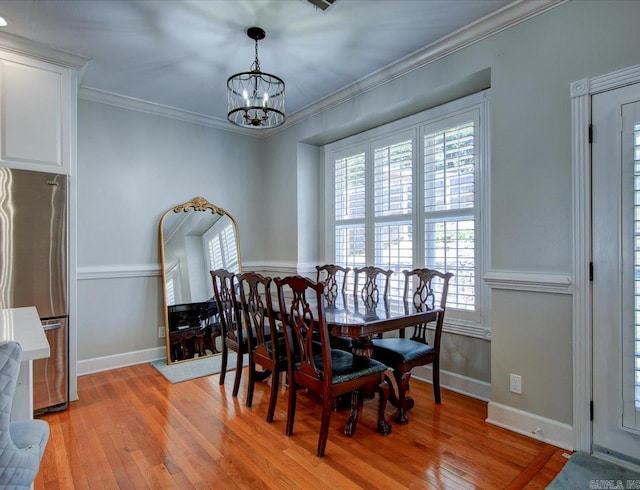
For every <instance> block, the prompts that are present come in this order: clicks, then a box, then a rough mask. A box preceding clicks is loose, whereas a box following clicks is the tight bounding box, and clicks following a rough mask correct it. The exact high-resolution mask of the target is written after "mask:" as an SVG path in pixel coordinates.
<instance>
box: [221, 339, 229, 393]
mask: <svg viewBox="0 0 640 490" xmlns="http://www.w3.org/2000/svg"><path fill="white" fill-rule="evenodd" d="M228 358H229V348H228V347H227V343H226V342H225V341H224V340H223V341H222V361H221V363H220V384H221V385H223V384H224V377H225V376H226V375H227V359H228Z"/></svg>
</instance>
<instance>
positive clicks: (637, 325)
mask: <svg viewBox="0 0 640 490" xmlns="http://www.w3.org/2000/svg"><path fill="white" fill-rule="evenodd" d="M592 123H593V145H592V182H593V189H592V214H593V216H592V219H593V221H592V223H593V235H592V237H593V244H592V246H593V268H594V276H593V452H594V453H601V454H605V455H608V456H611V457H614V458H619V459H623V460H626V461H629V462H631V463H635V464H640V86H639V85H631V86H628V87H624V88H620V89H617V90H612V91H609V92H605V93H602V94H598V95H595V96H593V98H592Z"/></svg>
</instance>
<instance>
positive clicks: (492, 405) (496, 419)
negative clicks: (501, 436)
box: [486, 402, 573, 451]
mask: <svg viewBox="0 0 640 490" xmlns="http://www.w3.org/2000/svg"><path fill="white" fill-rule="evenodd" d="M486 421H487V422H488V423H490V424H493V425H497V426H498V427H502V428H504V429H508V430H510V431H513V432H517V433H518V434H522V435H525V436H529V437H531V438H532V439H538V440H539V441H543V442H546V443H547V444H552V445H554V446H558V447H561V448H563V449H567V450H569V451H573V427H572V426H570V425H568V424H563V423H561V422H557V421H555V420H551V419H547V418H545V417H540V416H539V415H535V414H532V413H528V412H524V411H523V410H519V409H517V408H513V407H509V406H507V405H502V404H501V403H496V402H489V407H488V413H487V419H486Z"/></svg>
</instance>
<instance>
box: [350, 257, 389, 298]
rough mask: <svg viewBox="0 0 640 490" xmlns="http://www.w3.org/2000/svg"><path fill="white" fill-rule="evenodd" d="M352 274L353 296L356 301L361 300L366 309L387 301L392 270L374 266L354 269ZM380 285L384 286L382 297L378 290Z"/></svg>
mask: <svg viewBox="0 0 640 490" xmlns="http://www.w3.org/2000/svg"><path fill="white" fill-rule="evenodd" d="M353 274H354V276H355V277H354V280H353V295H354V298H355V300H356V301H358V300H362V301H363V302H364V304H365V307H367V308H375V307H376V306H377V305H378V303H379V302H380V300H381V299H382V300H383V301H387V299H388V298H389V281H390V279H391V275H392V274H393V271H392V270H385V269H382V268H380V267H374V266H366V267H355V268H354V269H353ZM379 278H380V279H379ZM380 283H382V284H383V286H384V287H383V292H382V297H380V288H379V287H378V286H379V285H380Z"/></svg>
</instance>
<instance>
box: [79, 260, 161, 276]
mask: <svg viewBox="0 0 640 490" xmlns="http://www.w3.org/2000/svg"><path fill="white" fill-rule="evenodd" d="M161 271H162V267H161V266H160V264H115V265H93V266H84V267H83V266H79V267H78V270H77V277H78V280H88V279H118V278H126V277H155V276H158V277H159V276H160V275H161Z"/></svg>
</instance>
